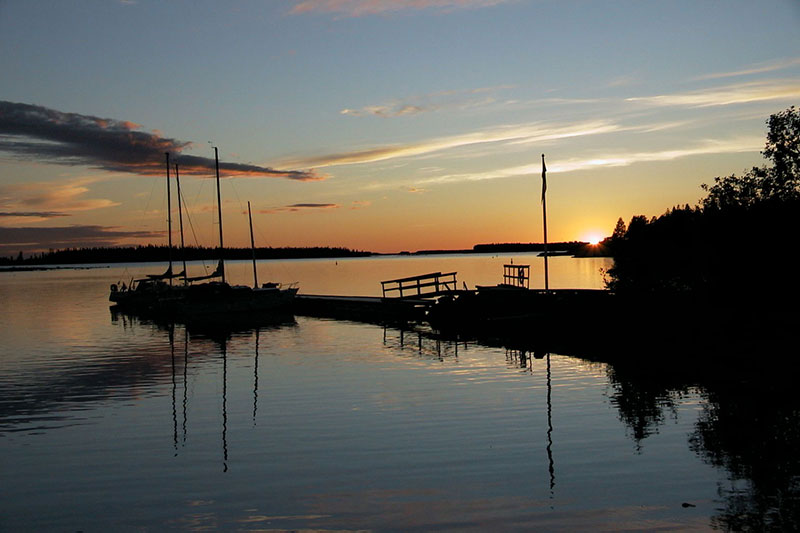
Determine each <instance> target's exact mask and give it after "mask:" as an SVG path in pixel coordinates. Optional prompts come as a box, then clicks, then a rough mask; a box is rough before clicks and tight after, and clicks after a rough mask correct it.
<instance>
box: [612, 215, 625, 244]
mask: <svg viewBox="0 0 800 533" xmlns="http://www.w3.org/2000/svg"><path fill="white" fill-rule="evenodd" d="M627 231H628V228H627V226H625V221H624V220H622V217H619V219H617V225H616V226H614V231H613V233H611V238H612V239H614V240H618V239H623V238H625V233H626V232H627Z"/></svg>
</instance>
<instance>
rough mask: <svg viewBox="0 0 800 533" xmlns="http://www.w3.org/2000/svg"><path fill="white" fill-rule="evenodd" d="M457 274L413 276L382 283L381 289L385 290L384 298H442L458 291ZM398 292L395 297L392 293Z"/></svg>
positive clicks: (433, 273) (434, 273) (437, 273)
mask: <svg viewBox="0 0 800 533" xmlns="http://www.w3.org/2000/svg"><path fill="white" fill-rule="evenodd" d="M456 274H457V273H456V272H447V273H445V274H442V273H441V272H432V273H430V274H422V275H420V276H412V277H410V278H399V279H390V280H386V281H381V289H382V290H383V297H384V298H389V297H395V298H414V297H423V298H432V297H434V296H441V295H443V294H448V293H450V292H453V291H455V290H456V288H457V285H458V282H457V281H456ZM394 292H398V293H399V295H397V296H394V295H393V294H391V293H394Z"/></svg>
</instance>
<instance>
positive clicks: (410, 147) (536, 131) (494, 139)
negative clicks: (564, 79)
mask: <svg viewBox="0 0 800 533" xmlns="http://www.w3.org/2000/svg"><path fill="white" fill-rule="evenodd" d="M619 130H620V126H619V125H617V124H614V123H613V122H610V121H606V120H594V121H586V122H580V123H575V124H569V125H566V126H557V125H553V124H544V123H534V124H525V125H513V126H502V127H498V128H491V129H487V130H482V131H477V132H472V133H467V134H463V135H455V136H450V137H439V138H434V139H429V140H426V141H421V142H417V143H408V144H396V145H388V146H377V147H372V148H366V149H362V150H353V151H350V152H342V153H336V154H328V155H322V156H314V157H309V158H306V159H302V160H300V161H296V162H295V164H298V165H300V166H310V167H326V166H336V165H354V164H360V163H372V162H376V161H384V160H387V159H393V158H398V157H411V156H421V155H426V154H430V153H433V152H439V151H442V150H449V149H454V148H460V147H464V146H470V145H475V144H481V143H498V142H503V143H513V144H520V143H535V142H546V141H553V140H556V139H564V138H568V137H579V136H584V135H597V134H601V133H610V132H614V131H619Z"/></svg>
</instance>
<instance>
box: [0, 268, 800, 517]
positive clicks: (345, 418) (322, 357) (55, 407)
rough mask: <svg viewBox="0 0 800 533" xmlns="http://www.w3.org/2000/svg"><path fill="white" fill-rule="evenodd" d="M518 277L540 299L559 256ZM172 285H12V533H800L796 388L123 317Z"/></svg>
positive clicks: (344, 285) (1, 385)
mask: <svg viewBox="0 0 800 533" xmlns="http://www.w3.org/2000/svg"><path fill="white" fill-rule="evenodd" d="M511 258H512V256H488V255H487V256H482V255H465V256H456V255H453V256H432V257H422V258H420V257H379V258H359V259H339V260H331V259H325V260H301V261H275V262H267V261H264V262H261V263H260V265H259V270H260V272H259V277H260V279H261V280H262V281H266V280H267V279H274V280H278V281H283V282H290V281H298V282H300V287H301V293H307V294H359V295H377V294H379V293H380V284H379V281H380V280H381V279H389V278H395V277H404V276H411V275H416V274H422V273H426V272H434V271H441V272H449V271H458V279H459V283H462V282H464V283H466V284H467V285H469V286H474V285H476V284H494V283H496V282H498V281H499V277H500V276H501V275H502V264H503V263H505V262H508V261H509V260H510V259H511ZM513 259H514V262H515V263H517V264H531V265H532V272H533V276H534V279H533V282H532V285H537V283H538V285H537V286H541V285H542V281H541V280H537V277H538V275H539V273H540V272H541V268H540V267H541V259H540V258H536V257H533V256H530V255H524V254H517V255H515V256H513ZM608 266H609V265H608V262H607V260H605V259H572V258H561V257H559V258H552V259H551V265H550V267H551V283H550V284H551V287H585V288H596V287H601V286H602V276H601V274H600V272H599V269H600V268H605V267H608ZM161 268H163V265H150V266H147V265H121V266H112V267H109V268H99V269H86V270H57V271H38V272H14V273H0V302H1V303H0V334H1V335H2V344H0V530H2V531H87V532H88V531H164V530H189V531H208V530H243V531H284V530H313V531H365V530H367V531H431V530H437V531H530V530H536V531H575V530H592V531H597V530H614V531H618V530H692V531H697V530H709V529H723V530H726V529H732V530H739V529H756V530H760V529H770V528H775V529H784V530H791V529H796V526H797V525H798V524H800V519H798V513H800V511H798V508H800V506H798V505H797V504H798V493H800V487H798V485H800V464H799V463H800V459H798V457H800V456H799V455H798V454H797V450H798V449H800V448H799V447H798V444H800V431H799V430H798V428H799V427H800V424H798V416H800V408H798V407H799V406H798V400H797V398H796V395H795V394H794V393H792V392H790V391H791V388H790V387H789V385H788V384H787V383H786V381H787V379H783V381H782V380H781V376H783V377H784V378H785V376H786V373H784V372H780V371H778V370H774V372H773V373H772V374H769V379H766V378H765V372H767V370H764V369H763V368H762V367H759V370H758V371H756V365H755V364H753V365H752V366H751V367H748V368H744V369H742V371H741V372H738V370H737V369H736V368H721V369H719V370H720V371H719V372H712V373H707V372H701V373H699V374H698V373H695V374H683V373H682V372H678V371H676V370H675V369H674V368H672V369H671V370H670V371H667V372H665V371H662V370H663V369H662V368H659V367H658V365H653V364H649V363H648V362H647V361H648V347H647V346H641V347H640V351H641V364H640V365H638V366H637V365H631V364H628V365H621V364H617V365H616V366H612V365H610V364H606V363H602V362H592V361H588V360H586V359H582V358H580V357H577V356H576V355H575V354H557V353H553V354H548V355H544V354H540V355H541V358H533V357H530V354H526V353H520V352H517V351H514V350H509V349H506V348H504V347H493V346H486V345H482V344H480V343H477V342H454V341H447V340H442V339H439V338H436V336H435V335H432V334H431V333H430V332H428V331H426V330H425V329H424V328H423V329H418V330H403V329H398V328H395V327H382V326H380V325H374V324H365V323H358V322H348V321H334V320H326V319H318V318H310V317H302V316H297V317H295V318H294V319H293V320H288V321H286V322H283V323H278V324H271V325H264V326H263V327H259V328H257V329H250V330H244V331H237V332H232V333H228V334H213V335H211V334H207V333H205V332H202V331H201V332H197V331H187V330H186V329H185V328H184V327H183V326H180V325H176V326H173V327H165V326H158V325H154V324H150V323H147V322H146V321H140V320H137V319H134V318H131V317H127V316H123V315H117V316H112V314H111V313H110V312H109V306H108V301H107V297H108V287H109V284H110V283H116V282H118V281H120V280H126V279H129V278H130V277H134V276H139V275H141V274H143V273H146V272H155V271H158V270H159V269H161ZM192 268H193V269H195V270H199V269H200V268H201V265H199V264H195V265H193V266H192ZM250 268H251V266H250V264H249V263H247V262H241V263H232V264H231V265H230V266H229V272H230V274H229V277H230V278H231V279H232V280H233V281H234V282H242V283H247V282H249V275H250V272H251V271H250ZM577 334H579V333H577ZM753 355H754V356H758V355H759V354H753ZM771 355H773V356H774V355H775V354H771ZM778 355H780V354H778ZM756 359H758V357H756ZM731 366H733V365H731ZM667 368H669V367H667Z"/></svg>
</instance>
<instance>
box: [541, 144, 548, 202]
mask: <svg viewBox="0 0 800 533" xmlns="http://www.w3.org/2000/svg"><path fill="white" fill-rule="evenodd" d="M546 192H547V167H546V166H545V164H544V154H542V203H544V193H546Z"/></svg>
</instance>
